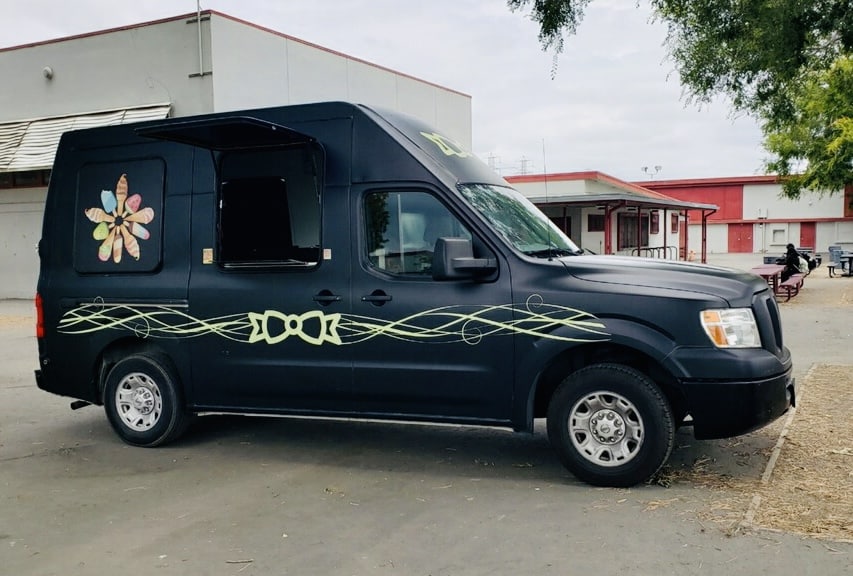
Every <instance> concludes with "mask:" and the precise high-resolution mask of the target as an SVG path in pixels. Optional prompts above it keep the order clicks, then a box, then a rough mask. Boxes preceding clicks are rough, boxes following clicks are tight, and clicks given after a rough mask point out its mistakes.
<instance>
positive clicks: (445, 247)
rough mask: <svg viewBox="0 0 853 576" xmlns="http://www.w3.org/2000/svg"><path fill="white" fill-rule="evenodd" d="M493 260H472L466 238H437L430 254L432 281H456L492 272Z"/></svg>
mask: <svg viewBox="0 0 853 576" xmlns="http://www.w3.org/2000/svg"><path fill="white" fill-rule="evenodd" d="M497 267H498V264H497V260H495V259H494V258H474V249H473V247H472V245H471V241H470V240H468V239H467V238H439V239H437V240H436V241H435V250H434V251H433V254H432V277H433V279H434V280H458V279H463V278H474V277H475V276H478V275H482V274H488V273H490V272H494V271H495V270H496V269H497Z"/></svg>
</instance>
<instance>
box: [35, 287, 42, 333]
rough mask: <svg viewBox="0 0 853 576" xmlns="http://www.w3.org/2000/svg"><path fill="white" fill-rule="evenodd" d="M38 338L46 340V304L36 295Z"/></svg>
mask: <svg viewBox="0 0 853 576" xmlns="http://www.w3.org/2000/svg"><path fill="white" fill-rule="evenodd" d="M36 338H44V302H42V299H41V294H39V293H36Z"/></svg>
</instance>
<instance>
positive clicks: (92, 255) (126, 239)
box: [62, 158, 166, 274]
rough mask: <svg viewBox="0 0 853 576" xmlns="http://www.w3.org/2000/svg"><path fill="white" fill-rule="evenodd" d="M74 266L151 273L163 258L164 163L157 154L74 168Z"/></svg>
mask: <svg viewBox="0 0 853 576" xmlns="http://www.w3.org/2000/svg"><path fill="white" fill-rule="evenodd" d="M76 181H77V199H76V209H75V211H74V213H69V214H64V215H62V217H63V218H68V219H71V220H72V221H73V222H74V230H75V232H74V247H73V255H74V269H75V270H76V271H77V272H80V273H95V274H114V273H119V274H123V273H139V272H144V273H149V272H155V271H157V270H158V269H159V268H160V266H161V263H162V262H161V260H162V250H161V244H162V236H163V197H164V191H165V182H166V164H165V162H164V161H163V160H162V159H160V158H156V159H154V158H152V159H145V160H139V159H127V160H120V161H111V162H98V163H90V164H84V165H83V166H82V167H81V168H80V170H79V172H78V173H77V178H76Z"/></svg>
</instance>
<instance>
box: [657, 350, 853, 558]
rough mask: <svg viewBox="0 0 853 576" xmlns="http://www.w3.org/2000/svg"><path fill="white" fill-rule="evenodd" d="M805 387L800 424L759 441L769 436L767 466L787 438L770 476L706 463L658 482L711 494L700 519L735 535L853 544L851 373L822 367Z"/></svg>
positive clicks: (701, 460) (731, 446)
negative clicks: (746, 531)
mask: <svg viewBox="0 0 853 576" xmlns="http://www.w3.org/2000/svg"><path fill="white" fill-rule="evenodd" d="M798 384H799V394H800V400H799V401H798V404H799V406H798V407H797V410H796V412H795V414H794V416H793V418H791V419H790V420H787V419H783V420H782V421H780V422H778V423H776V424H774V425H772V426H769V427H767V428H765V429H763V430H760V431H758V432H755V433H754V434H760V435H762V438H761V439H762V442H760V443H758V444H760V445H761V446H763V447H764V448H762V449H761V454H756V455H757V456H760V457H763V458H764V459H765V461H768V460H770V459H771V456H772V453H773V451H774V450H773V444H775V443H776V440H775V439H776V438H779V437H781V435H783V434H784V441H783V442H782V443H781V447H780V449H779V450H778V452H779V454H778V458H777V459H776V462H775V465H773V466H772V468H770V469H769V474H768V473H767V472H768V471H767V470H765V475H764V477H763V478H762V477H761V474H754V473H753V474H749V473H748V474H738V473H737V469H736V468H735V469H734V470H735V473H732V467H731V466H728V467H725V466H721V465H720V463H719V462H716V461H714V460H712V459H710V458H708V457H705V456H700V457H697V458H696V459H695V460H694V461H693V462H692V465H684V466H682V467H679V468H672V467H665V468H664V469H663V470H662V471H661V472H660V473H658V475H657V476H656V477H655V478H654V479H653V481H652V482H653V483H655V484H658V485H661V486H667V487H668V486H677V485H679V484H682V485H689V486H693V487H702V488H705V489H706V490H707V497H706V498H705V502H704V503H703V504H702V505H701V506H699V507H698V508H697V509H696V513H697V516H698V517H699V519H700V520H708V521H713V522H715V523H717V524H718V525H721V526H723V529H724V531H726V532H727V533H730V534H733V533H736V532H738V531H739V530H740V529H742V528H744V527H751V528H763V529H770V530H777V531H784V532H790V533H795V534H801V535H804V536H810V537H815V538H823V539H828V540H834V541H840V542H853V417H851V414H853V373H851V368H850V367H849V366H821V365H819V366H815V367H814V368H813V369H812V370H811V371H810V372H809V374H808V375H807V376H806V377H805V378H803V379H801V380H798ZM786 423H788V424H789V426H788V428H787V429H785V424H786ZM765 436H766V438H765ZM771 440H772V442H771ZM737 448H738V445H737V439H732V440H730V441H728V444H727V445H725V446H723V447H722V449H723V450H724V453H725V454H731V455H732V456H733V459H734V458H736V457H737V454H738V452H737ZM729 464H730V463H729Z"/></svg>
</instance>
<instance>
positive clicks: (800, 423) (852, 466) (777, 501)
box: [753, 366, 853, 541]
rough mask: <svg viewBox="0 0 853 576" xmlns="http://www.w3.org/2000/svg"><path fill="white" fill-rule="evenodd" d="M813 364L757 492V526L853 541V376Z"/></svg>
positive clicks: (845, 369)
mask: <svg viewBox="0 0 853 576" xmlns="http://www.w3.org/2000/svg"><path fill="white" fill-rule="evenodd" d="M850 371H851V368H850V367H849V366H815V367H814V368H813V369H812V370H811V371H810V372H809V374H808V376H807V377H806V378H804V379H803V380H804V382H803V385H802V386H801V401H800V402H799V406H798V407H797V412H796V414H795V415H794V417H793V419H792V420H791V424H790V428H789V429H788V431H787V435H786V438H785V440H784V443H783V444H782V447H781V450H780V452H779V458H778V460H777V461H776V465H775V467H774V468H773V470H772V473H771V474H770V477H769V478H767V479H766V482H762V483H761V484H760V486H759V488H758V491H757V495H758V496H759V497H760V502H757V504H756V506H755V517H754V519H753V523H754V524H755V525H756V526H760V527H766V528H774V529H778V530H784V531H787V532H796V533H800V534H806V535H809V536H817V537H824V538H830V539H833V540H847V541H853V418H851V417H850V415H851V414H853V376H851V372H850Z"/></svg>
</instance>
